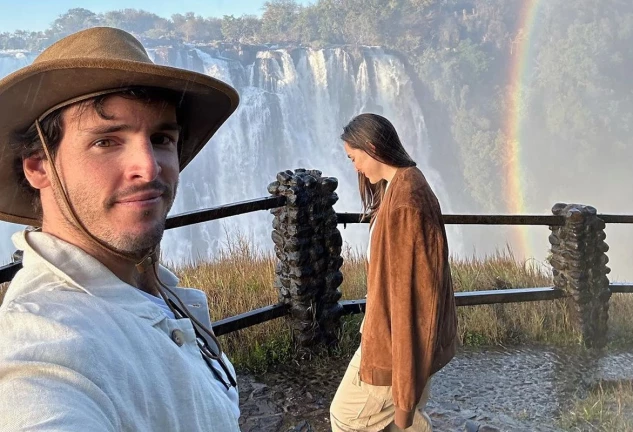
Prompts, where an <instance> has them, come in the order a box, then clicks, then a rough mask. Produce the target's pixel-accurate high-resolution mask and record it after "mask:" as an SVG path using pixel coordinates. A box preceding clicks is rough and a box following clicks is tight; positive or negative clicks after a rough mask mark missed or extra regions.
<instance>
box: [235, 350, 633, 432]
mask: <svg viewBox="0 0 633 432" xmlns="http://www.w3.org/2000/svg"><path fill="white" fill-rule="evenodd" d="M346 366H347V359H335V360H332V361H329V362H328V363H327V364H324V363H323V362H322V361H316V362H305V363H303V364H292V365H284V366H283V367H277V368H275V369H274V370H271V371H269V372H268V373H266V374H264V375H261V376H252V375H242V376H241V377H240V393H241V400H242V424H241V426H242V431H244V432H255V431H258V432H269V431H270V432H273V431H282V432H287V431H298V432H308V431H315V432H317V431H318V432H321V431H322V432H326V431H330V424H329V413H328V409H329V403H330V401H331V400H332V397H333V395H334V392H335V391H336V387H337V385H338V382H339V381H340V379H341V377H342V375H343V373H344V371H345V368H346ZM614 375H617V376H618V377H620V379H624V378H627V379H631V378H633V355H631V354H629V353H619V354H612V355H609V356H607V357H604V356H602V357H600V356H592V355H590V354H587V353H586V352H582V351H577V352H568V351H565V350H559V349H549V348H522V349H494V350H462V351H460V352H459V353H458V355H457V356H456V358H455V359H454V360H453V361H452V362H451V363H450V364H449V365H448V366H447V367H446V368H445V369H443V370H442V371H440V372H439V373H438V374H437V375H436V376H435V377H434V379H433V382H432V386H431V388H432V393H431V400H430V401H429V404H428V406H427V412H428V413H429V415H430V416H431V419H432V421H433V427H434V431H436V432H443V431H445V432H449V431H450V432H453V431H469V432H470V431H479V432H486V431H487V432H493V431H526V432H527V431H530V432H532V431H559V430H561V429H560V428H559V427H558V421H557V418H558V416H559V414H560V410H561V409H564V408H565V407H566V406H567V405H568V404H569V403H570V402H571V401H572V400H573V399H574V398H575V397H577V396H579V395H582V393H583V391H586V389H587V388H588V386H589V385H591V383H592V382H595V380H598V379H613V378H614Z"/></svg>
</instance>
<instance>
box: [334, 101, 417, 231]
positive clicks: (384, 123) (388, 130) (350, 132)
mask: <svg viewBox="0 0 633 432" xmlns="http://www.w3.org/2000/svg"><path fill="white" fill-rule="evenodd" d="M341 139H342V140H343V141H344V142H346V143H347V145H349V146H350V147H351V148H353V149H358V150H362V151H364V152H365V153H367V154H368V155H369V156H370V157H372V158H373V159H376V160H377V161H378V162H381V163H384V164H386V165H389V166H392V167H396V168H401V167H411V166H415V165H416V164H415V162H414V161H413V159H411V156H409V153H407V151H406V150H405V149H404V147H403V146H402V143H401V142H400V137H398V133H397V132H396V128H395V127H394V126H393V125H392V124H391V122H390V121H389V120H387V119H386V118H384V117H383V116H380V115H378V114H371V113H367V114H360V115H358V116H356V117H354V118H353V119H352V120H351V121H350V122H349V123H348V124H347V126H345V127H344V128H343V134H342V135H341ZM370 144H371V145H370ZM386 188H387V182H386V181H385V180H380V181H379V182H378V183H376V184H371V183H370V181H369V179H368V178H367V177H365V175H364V174H362V173H358V189H359V191H360V198H361V201H362V203H363V213H364V214H365V215H366V216H369V217H370V218H371V219H373V218H374V216H375V215H376V212H377V211H378V208H379V207H380V203H381V202H382V198H383V196H384V195H385V190H386Z"/></svg>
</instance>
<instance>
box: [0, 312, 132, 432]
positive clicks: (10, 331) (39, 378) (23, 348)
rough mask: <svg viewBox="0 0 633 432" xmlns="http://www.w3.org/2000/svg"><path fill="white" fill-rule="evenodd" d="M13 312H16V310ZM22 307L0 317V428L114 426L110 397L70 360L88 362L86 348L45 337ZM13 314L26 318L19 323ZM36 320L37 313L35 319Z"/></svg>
mask: <svg viewBox="0 0 633 432" xmlns="http://www.w3.org/2000/svg"><path fill="white" fill-rule="evenodd" d="M16 315H17V316H16ZM26 315H30V314H25V313H18V314H12V313H8V314H3V316H2V319H0V328H2V329H3V333H2V335H1V336H0V395H2V396H1V397H0V430H2V431H3V432H17V431H27V430H28V431H29V432H44V431H46V432H48V431H51V432H52V431H55V432H58V431H63V432H83V431H95V432H115V431H118V430H120V422H119V420H118V416H117V414H116V412H115V410H114V405H113V404H112V402H111V401H110V399H109V398H108V397H107V396H106V395H105V394H104V393H103V392H102V391H101V390H100V389H99V387H98V386H97V385H96V384H95V383H93V382H92V381H91V380H89V379H88V378H86V377H85V376H84V375H82V374H81V373H80V372H78V369H79V368H74V367H73V366H74V365H76V364H78V363H79V362H82V363H83V364H86V365H87V366H86V367H94V364H95V363H96V359H94V360H95V362H92V366H90V364H91V360H92V358H91V355H90V353H89V350H85V349H82V347H79V349H76V350H73V349H72V346H73V344H72V343H68V341H64V340H62V341H60V340H57V341H54V342H53V343H48V342H47V341H46V339H45V338H44V337H39V338H38V335H42V334H43V332H45V331H46V327H44V328H41V327H40V328H39V329H37V328H35V327H33V326H32V325H30V324H36V323H35V322H33V321H32V320H29V317H28V316H26ZM18 320H27V321H30V324H29V325H23V324H22V325H21V323H20V322H18ZM35 321H37V319H36V320H35Z"/></svg>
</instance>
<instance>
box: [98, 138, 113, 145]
mask: <svg viewBox="0 0 633 432" xmlns="http://www.w3.org/2000/svg"><path fill="white" fill-rule="evenodd" d="M94 146H95V147H110V146H112V141H111V140H109V139H102V140H99V141H95V143H94Z"/></svg>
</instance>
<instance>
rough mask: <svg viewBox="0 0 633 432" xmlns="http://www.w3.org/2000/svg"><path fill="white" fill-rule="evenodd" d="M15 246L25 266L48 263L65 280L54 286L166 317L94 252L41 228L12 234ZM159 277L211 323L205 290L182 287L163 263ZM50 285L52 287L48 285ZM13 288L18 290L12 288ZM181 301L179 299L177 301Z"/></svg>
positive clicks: (152, 316) (35, 267)
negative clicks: (179, 286) (103, 262)
mask: <svg viewBox="0 0 633 432" xmlns="http://www.w3.org/2000/svg"><path fill="white" fill-rule="evenodd" d="M12 240H13V243H14V245H15V247H16V248H17V249H19V250H22V251H24V255H23V258H22V266H23V269H22V270H20V271H27V272H28V271H31V270H33V271H41V268H42V266H44V267H45V268H46V269H47V270H48V271H49V272H50V273H51V274H52V275H54V277H55V278H56V279H57V280H58V281H60V282H64V284H63V285H60V286H58V287H56V288H54V289H71V290H73V289H74V290H78V291H82V292H84V293H86V294H88V295H92V296H95V297H99V298H101V299H104V300H106V301H108V302H110V303H114V304H117V305H118V306H120V307H121V308H123V309H125V310H127V311H129V312H132V313H134V314H136V315H138V316H140V317H142V318H146V319H150V320H160V319H163V318H164V317H165V315H164V313H163V311H162V310H161V309H160V307H159V306H158V305H155V304H153V303H152V302H151V301H150V300H149V299H147V298H146V297H145V296H143V295H142V294H141V293H140V292H139V291H138V289H137V288H135V287H133V286H131V285H129V284H127V283H125V282H123V281H122V280H121V279H119V278H118V277H116V276H115V275H114V273H112V272H111V271H110V270H109V269H108V268H107V267H106V266H104V265H103V264H102V263H101V262H100V261H98V260H97V259H96V258H94V257H92V256H91V255H89V254H87V253H86V252H84V251H83V250H82V249H80V248H79V247H77V246H74V245H72V244H70V243H68V242H66V241H64V240H61V239H59V238H57V237H55V236H53V235H51V234H47V233H43V232H39V231H35V232H32V231H27V230H24V231H20V232H17V233H15V234H14V235H13V236H12ZM158 277H159V278H160V280H161V282H163V283H164V284H165V285H167V286H168V287H169V288H170V289H171V290H173V291H174V292H175V293H176V295H177V296H178V297H179V298H180V299H181V300H182V302H183V303H184V304H185V305H186V306H187V308H188V309H189V311H190V312H191V314H192V315H194V317H195V318H196V319H198V320H199V321H200V322H201V323H203V324H205V325H208V326H209V327H210V326H211V319H210V317H209V313H208V307H207V298H206V295H205V294H204V292H202V291H200V290H197V289H192V288H178V287H176V285H177V284H178V282H179V281H178V278H177V277H176V275H174V274H173V273H172V272H171V271H169V270H168V269H167V268H166V267H163V266H162V265H159V268H158ZM39 288H41V287H39V286H35V287H34V286H33V285H31V284H27V285H24V286H22V287H20V288H17V287H16V289H19V290H20V292H11V293H9V292H7V296H8V297H9V298H16V297H17V296H18V295H22V294H27V293H28V292H31V291H37V290H38V289H39ZM47 289H50V288H47ZM9 291H15V290H11V289H9ZM176 303H177V302H176Z"/></svg>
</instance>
